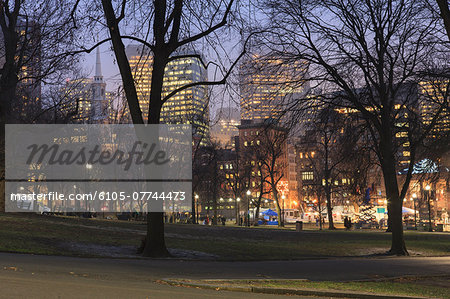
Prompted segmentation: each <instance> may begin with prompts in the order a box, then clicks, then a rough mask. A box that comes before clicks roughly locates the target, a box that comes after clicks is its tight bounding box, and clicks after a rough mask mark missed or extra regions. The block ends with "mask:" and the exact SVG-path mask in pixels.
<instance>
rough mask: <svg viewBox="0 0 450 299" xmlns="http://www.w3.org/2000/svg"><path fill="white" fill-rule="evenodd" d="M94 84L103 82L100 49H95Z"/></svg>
mask: <svg viewBox="0 0 450 299" xmlns="http://www.w3.org/2000/svg"><path fill="white" fill-rule="evenodd" d="M94 82H103V75H102V62H101V61H100V49H99V47H97V57H96V61H95V76H94Z"/></svg>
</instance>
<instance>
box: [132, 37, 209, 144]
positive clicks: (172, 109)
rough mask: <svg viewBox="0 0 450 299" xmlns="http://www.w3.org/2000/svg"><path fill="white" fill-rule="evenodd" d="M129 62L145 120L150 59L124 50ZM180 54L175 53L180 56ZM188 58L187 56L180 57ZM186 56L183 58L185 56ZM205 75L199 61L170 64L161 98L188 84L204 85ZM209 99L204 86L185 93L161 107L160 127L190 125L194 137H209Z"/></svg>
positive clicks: (137, 50) (136, 50)
mask: <svg viewBox="0 0 450 299" xmlns="http://www.w3.org/2000/svg"><path fill="white" fill-rule="evenodd" d="M126 53H127V56H128V61H129V63H130V66H131V68H132V70H133V77H134V79H135V81H136V91H137V94H138V99H139V105H140V107H141V110H142V114H143V117H144V120H146V119H147V118H148V109H149V99H150V91H151V79H152V64H153V57H152V56H151V53H150V52H149V51H146V50H145V49H143V48H142V47H140V46H137V45H129V46H127V48H126ZM180 54H181V53H178V55H180ZM183 54H187V53H183ZM184 56H186V55H184ZM207 79H208V76H207V71H206V68H205V67H204V66H203V64H202V62H201V60H200V59H199V58H198V57H183V58H178V59H174V60H172V61H170V62H169V63H168V64H167V66H166V69H165V76H164V84H163V90H162V94H161V96H162V98H164V97H166V96H167V95H169V94H170V93H171V92H173V91H175V90H177V89H178V88H180V87H182V86H185V85H187V84H190V83H195V82H202V81H207ZM208 103H209V98H208V90H207V88H206V87H205V86H202V85H197V86H194V87H190V88H187V89H184V90H182V91H180V92H178V93H177V94H175V95H174V96H172V97H171V98H169V99H168V100H167V102H165V103H164V105H163V107H162V110H161V118H160V121H161V123H166V124H192V127H193V130H194V135H196V136H200V137H207V136H209V108H208Z"/></svg>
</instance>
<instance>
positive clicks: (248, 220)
mask: <svg viewBox="0 0 450 299" xmlns="http://www.w3.org/2000/svg"><path fill="white" fill-rule="evenodd" d="M250 195H252V192H251V191H250V190H247V226H248V227H250Z"/></svg>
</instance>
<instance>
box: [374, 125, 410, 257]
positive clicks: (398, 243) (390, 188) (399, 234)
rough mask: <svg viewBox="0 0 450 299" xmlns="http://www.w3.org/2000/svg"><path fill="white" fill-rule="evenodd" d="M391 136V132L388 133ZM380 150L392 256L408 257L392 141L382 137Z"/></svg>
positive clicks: (387, 137) (401, 201)
mask: <svg viewBox="0 0 450 299" xmlns="http://www.w3.org/2000/svg"><path fill="white" fill-rule="evenodd" d="M388 134H389V132H388ZM383 137H384V139H383V140H382V141H381V144H380V150H381V155H382V161H381V168H382V171H383V177H384V186H385V189H386V197H387V202H388V215H389V222H390V226H391V227H390V229H391V232H392V243H391V249H390V250H389V253H390V254H396V255H408V251H407V250H406V246H405V240H404V236H403V217H402V205H403V200H402V198H400V194H399V190H398V182H397V173H396V160H395V156H394V155H395V153H394V151H393V146H392V140H391V138H390V137H389V135H388V136H382V138H383Z"/></svg>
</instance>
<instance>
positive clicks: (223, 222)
mask: <svg viewBox="0 0 450 299" xmlns="http://www.w3.org/2000/svg"><path fill="white" fill-rule="evenodd" d="M226 221H227V219H226V218H225V216H222V225H225V222H226Z"/></svg>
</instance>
